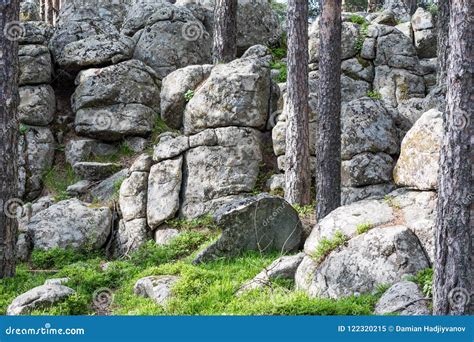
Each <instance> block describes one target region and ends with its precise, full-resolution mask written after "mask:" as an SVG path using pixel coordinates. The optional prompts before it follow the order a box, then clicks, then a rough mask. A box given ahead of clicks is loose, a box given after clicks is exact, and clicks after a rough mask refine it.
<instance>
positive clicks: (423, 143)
mask: <svg viewBox="0 0 474 342" xmlns="http://www.w3.org/2000/svg"><path fill="white" fill-rule="evenodd" d="M442 135H443V124H442V118H441V112H439V111H437V110H436V109H431V110H429V111H428V112H426V113H424V114H423V115H422V116H421V118H420V119H418V121H417V122H416V123H415V125H414V126H413V127H412V128H411V129H410V130H409V131H408V133H407V134H406V135H405V138H404V139H403V141H402V147H401V151H400V157H399V159H398V161H397V165H396V166H395V169H394V172H393V178H394V180H395V183H396V184H397V185H400V186H409V187H414V188H417V189H420V190H431V189H436V188H437V187H438V184H437V180H438V168H439V153H440V149H441V138H442Z"/></svg>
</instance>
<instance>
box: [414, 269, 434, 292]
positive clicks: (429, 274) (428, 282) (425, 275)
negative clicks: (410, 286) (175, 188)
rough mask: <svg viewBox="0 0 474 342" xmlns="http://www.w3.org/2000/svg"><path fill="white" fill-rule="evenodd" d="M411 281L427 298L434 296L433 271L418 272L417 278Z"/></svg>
mask: <svg viewBox="0 0 474 342" xmlns="http://www.w3.org/2000/svg"><path fill="white" fill-rule="evenodd" d="M409 280H410V281H413V282H414V283H417V284H418V286H419V288H420V289H421V291H422V292H423V294H424V295H425V296H426V297H427V298H431V297H432V296H433V269H432V268H425V269H424V270H422V271H420V272H418V273H417V274H416V276H412V277H409Z"/></svg>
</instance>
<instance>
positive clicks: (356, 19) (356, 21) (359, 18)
mask: <svg viewBox="0 0 474 342" xmlns="http://www.w3.org/2000/svg"><path fill="white" fill-rule="evenodd" d="M349 21H350V22H351V23H354V24H359V25H363V24H366V23H367V20H366V19H365V18H364V17H363V16H360V15H357V14H352V15H351V16H350V17H349Z"/></svg>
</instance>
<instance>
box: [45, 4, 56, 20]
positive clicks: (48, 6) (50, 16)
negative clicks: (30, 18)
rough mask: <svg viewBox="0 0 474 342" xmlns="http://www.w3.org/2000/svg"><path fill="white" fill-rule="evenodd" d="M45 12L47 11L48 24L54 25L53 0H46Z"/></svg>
mask: <svg viewBox="0 0 474 342" xmlns="http://www.w3.org/2000/svg"><path fill="white" fill-rule="evenodd" d="M44 12H45V21H46V22H47V23H48V24H51V25H53V22H54V10H53V0H45V4H44Z"/></svg>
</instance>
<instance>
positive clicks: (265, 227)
mask: <svg viewBox="0 0 474 342" xmlns="http://www.w3.org/2000/svg"><path fill="white" fill-rule="evenodd" d="M214 219H215V221H216V223H217V225H218V226H220V227H221V228H222V234H221V236H220V237H219V239H218V240H217V241H216V242H215V243H213V244H212V245H210V246H208V247H207V248H206V249H205V250H203V251H201V252H200V253H199V254H198V255H197V257H196V258H195V259H194V262H195V263H201V262H206V261H211V260H215V259H216V258H219V257H225V256H235V255H238V254H240V253H242V252H244V251H246V250H257V251H260V252H266V251H271V250H278V251H280V252H282V253H284V252H291V251H295V250H296V249H297V248H298V246H299V244H300V241H301V234H302V231H303V227H302V224H301V221H300V219H299V217H298V213H297V212H296V211H295V210H294V209H293V207H292V206H291V205H290V204H288V203H287V202H286V201H285V200H284V199H282V198H281V197H275V196H270V195H268V194H261V195H258V196H254V197H249V198H246V199H242V200H236V201H234V202H231V203H229V204H226V205H224V206H222V207H221V208H220V209H219V210H218V211H216V213H215V214H214Z"/></svg>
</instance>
